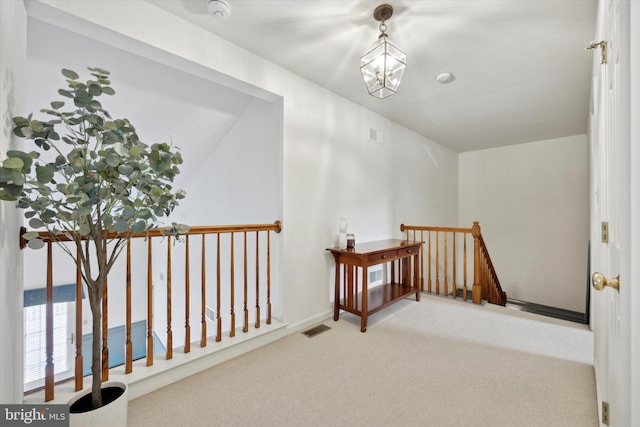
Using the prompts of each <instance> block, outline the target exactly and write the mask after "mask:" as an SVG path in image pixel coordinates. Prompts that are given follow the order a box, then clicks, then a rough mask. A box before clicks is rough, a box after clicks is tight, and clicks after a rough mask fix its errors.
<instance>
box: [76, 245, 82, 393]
mask: <svg viewBox="0 0 640 427" xmlns="http://www.w3.org/2000/svg"><path fill="white" fill-rule="evenodd" d="M81 262H82V261H81V260H80V251H78V250H76V266H77V268H76V359H75V391H80V390H82V387H83V384H82V378H83V377H84V375H83V373H82V364H83V363H84V361H83V357H82V271H81V270H80V265H81Z"/></svg>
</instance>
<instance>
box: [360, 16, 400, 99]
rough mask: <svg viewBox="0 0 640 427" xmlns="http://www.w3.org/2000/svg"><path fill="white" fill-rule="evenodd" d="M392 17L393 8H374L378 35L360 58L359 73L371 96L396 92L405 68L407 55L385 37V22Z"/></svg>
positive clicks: (378, 96) (388, 94) (379, 96)
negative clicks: (377, 22) (377, 23)
mask: <svg viewBox="0 0 640 427" xmlns="http://www.w3.org/2000/svg"><path fill="white" fill-rule="evenodd" d="M391 15H393V7H391V6H390V5H388V4H383V5H381V6H378V7H376V9H375V10H374V11H373V17H374V19H375V20H376V21H379V22H380V27H379V29H380V35H379V36H378V40H376V41H375V42H374V43H373V44H372V45H371V47H370V48H369V50H367V52H366V53H365V54H364V55H362V58H360V72H361V73H362V77H363V78H364V83H365V85H366V86H367V90H368V91H369V94H370V95H371V96H375V97H376V98H380V99H382V98H386V97H387V96H390V95H393V94H394V93H396V92H397V91H398V86H400V80H401V79H402V74H403V73H404V69H405V67H406V66H407V55H406V54H405V53H404V52H403V51H402V50H400V48H398V46H396V45H395V43H393V42H392V41H391V40H389V37H388V36H387V33H386V31H387V25H386V24H385V22H386V21H387V20H388V19H389V18H391Z"/></svg>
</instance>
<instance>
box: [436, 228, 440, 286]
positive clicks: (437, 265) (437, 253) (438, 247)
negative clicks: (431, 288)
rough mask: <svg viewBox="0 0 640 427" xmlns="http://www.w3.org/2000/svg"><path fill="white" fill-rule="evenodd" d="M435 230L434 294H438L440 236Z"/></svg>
mask: <svg viewBox="0 0 640 427" xmlns="http://www.w3.org/2000/svg"><path fill="white" fill-rule="evenodd" d="M439 234H440V233H439V232H438V231H436V295H440V236H439Z"/></svg>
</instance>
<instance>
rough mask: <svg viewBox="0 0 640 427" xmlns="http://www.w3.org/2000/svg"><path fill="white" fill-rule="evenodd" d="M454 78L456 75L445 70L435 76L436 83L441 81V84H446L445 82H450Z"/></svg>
mask: <svg viewBox="0 0 640 427" xmlns="http://www.w3.org/2000/svg"><path fill="white" fill-rule="evenodd" d="M455 79H456V76H454V75H453V74H451V73H450V72H448V71H445V72H444V73H440V74H438V75H437V76H436V81H437V82H438V83H442V84H443V85H446V84H447V83H451V82H452V81H454V80H455Z"/></svg>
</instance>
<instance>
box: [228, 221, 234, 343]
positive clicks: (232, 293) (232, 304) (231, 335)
mask: <svg viewBox="0 0 640 427" xmlns="http://www.w3.org/2000/svg"><path fill="white" fill-rule="evenodd" d="M234 258H235V253H234V237H233V232H231V331H229V336H230V337H235V336H236V312H235V271H234V270H235V269H234V265H235V261H234Z"/></svg>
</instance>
